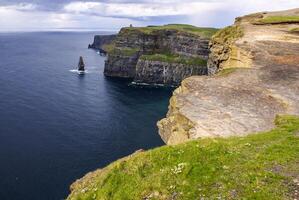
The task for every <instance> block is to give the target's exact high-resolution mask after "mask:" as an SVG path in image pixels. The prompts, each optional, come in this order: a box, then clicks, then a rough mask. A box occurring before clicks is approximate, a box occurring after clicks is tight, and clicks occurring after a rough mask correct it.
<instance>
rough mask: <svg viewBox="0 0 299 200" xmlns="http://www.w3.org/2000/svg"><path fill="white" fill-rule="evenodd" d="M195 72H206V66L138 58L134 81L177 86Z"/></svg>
mask: <svg viewBox="0 0 299 200" xmlns="http://www.w3.org/2000/svg"><path fill="white" fill-rule="evenodd" d="M195 74H196V75H205V74H207V67H206V66H196V65H186V64H180V63H168V62H161V61H149V60H142V59H139V60H138V63H137V67H136V75H135V79H134V82H136V83H137V84H138V83H147V84H161V85H170V86H177V85H179V84H180V83H181V81H182V80H183V79H185V78H188V77H190V76H192V75H195Z"/></svg>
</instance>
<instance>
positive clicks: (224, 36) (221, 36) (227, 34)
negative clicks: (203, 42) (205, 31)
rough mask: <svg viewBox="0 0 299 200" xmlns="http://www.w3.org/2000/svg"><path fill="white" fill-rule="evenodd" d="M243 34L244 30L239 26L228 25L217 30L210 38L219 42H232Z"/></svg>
mask: <svg viewBox="0 0 299 200" xmlns="http://www.w3.org/2000/svg"><path fill="white" fill-rule="evenodd" d="M243 35H244V32H243V30H242V28H241V27H240V26H228V27H226V28H224V29H221V30H220V31H218V32H217V33H216V34H215V35H214V36H213V37H212V40H213V41H215V42H218V43H220V44H224V43H232V42H234V41H235V40H237V39H238V38H241V37H242V36H243Z"/></svg>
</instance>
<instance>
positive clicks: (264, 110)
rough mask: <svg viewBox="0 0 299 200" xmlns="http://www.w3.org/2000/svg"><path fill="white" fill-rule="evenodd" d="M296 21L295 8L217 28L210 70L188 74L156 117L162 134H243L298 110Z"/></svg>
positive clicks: (173, 140)
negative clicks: (203, 74)
mask: <svg viewBox="0 0 299 200" xmlns="http://www.w3.org/2000/svg"><path fill="white" fill-rule="evenodd" d="M289 19H292V20H289ZM294 19H298V21H296V20H294ZM288 20H289V21H288ZM298 27H299V9H295V10H289V11H283V12H275V13H257V14H253V15H248V16H244V17H241V18H237V20H236V23H235V24H234V25H233V26H231V27H228V28H226V29H223V30H221V31H220V32H218V33H217V34H215V36H214V37H213V38H212V41H211V42H210V50H211V54H210V57H209V61H208V71H209V73H210V75H211V76H209V77H198V76H193V77H190V78H188V79H186V80H184V81H183V82H182V84H181V87H179V88H178V89H177V90H176V91H175V92H174V94H173V97H172V98H171V100H170V105H169V112H168V114H167V117H166V118H165V119H162V120H161V121H160V122H158V127H159V133H160V135H161V137H162V138H163V140H164V141H165V142H166V143H167V144H177V143H181V142H185V141H187V140H191V139H197V138H204V137H228V136H242V135H247V134H250V133H252V132H258V131H265V130H269V129H271V128H273V126H274V125H273V119H274V118H275V116H276V115H277V114H297V115H298V114H299V104H298V102H299V35H298V33H296V31H292V30H296V29H297V28H298ZM217 72H218V73H217ZM215 73H216V74H215Z"/></svg>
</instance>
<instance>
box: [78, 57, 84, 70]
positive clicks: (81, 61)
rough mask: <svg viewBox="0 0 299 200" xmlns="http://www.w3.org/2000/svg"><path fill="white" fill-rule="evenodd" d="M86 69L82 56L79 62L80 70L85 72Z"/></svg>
mask: <svg viewBox="0 0 299 200" xmlns="http://www.w3.org/2000/svg"><path fill="white" fill-rule="evenodd" d="M84 71H85V65H84V61H83V57H82V56H80V58H79V63H78V72H79V73H84Z"/></svg>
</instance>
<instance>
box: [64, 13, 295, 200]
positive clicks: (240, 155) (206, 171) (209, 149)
mask: <svg viewBox="0 0 299 200" xmlns="http://www.w3.org/2000/svg"><path fill="white" fill-rule="evenodd" d="M298 30H299V9H295V10H289V11H283V12H274V13H267V12H264V13H256V14H252V15H247V16H244V17H241V18H237V19H236V22H235V24H234V25H233V26H230V27H227V28H225V29H223V30H221V31H219V32H218V33H216V34H215V35H214V36H213V37H212V40H211V41H210V42H209V49H210V55H209V60H208V66H207V68H205V70H206V73H207V72H208V73H209V74H210V76H192V77H189V78H187V79H185V80H184V81H183V82H182V84H181V86H180V87H179V88H177V89H176V90H175V91H174V93H173V97H172V98H171V100H170V105H169V112H168V114H167V117H166V118H165V119H163V120H161V121H160V122H159V123H158V126H159V133H160V135H161V137H162V139H163V140H164V141H165V142H166V143H167V144H176V145H167V146H163V147H160V148H156V149H153V150H150V151H146V152H144V151H139V152H136V153H134V154H133V155H130V156H128V157H126V158H123V159H120V160H118V161H115V162H113V163H112V164H110V165H108V166H107V167H105V168H103V169H99V170H96V171H94V172H92V173H89V174H87V175H86V176H85V177H83V178H82V179H79V180H77V181H76V182H75V183H73V184H72V186H71V193H70V195H69V196H68V200H79V199H80V200H84V199H98V200H102V199H109V200H110V199H111V200H113V199H133V200H134V199H136V200H139V199H144V200H149V199H161V200H169V199H171V200H175V199H182V200H189V199H198V198H199V199H265V200H266V199H290V200H291V199H298V198H299V196H298V190H299V181H298V180H299V176H298V174H299V166H298V158H299V137H298V133H299V118H298V116H295V115H299V105H298V102H299V34H298V32H299V31H298ZM135 39H136V38H135ZM139 42H140V41H136V42H135V44H138V43H139ZM147 44H148V45H149V46H152V45H153V43H152V42H149V43H147ZM129 52H131V51H129ZM138 52H139V50H138ZM135 53H136V52H135ZM135 55H136V56H138V59H137V63H138V64H137V70H138V71H139V72H138V73H140V74H142V73H143V75H142V76H147V75H148V74H150V73H152V74H159V73H168V74H171V73H170V72H168V68H167V66H166V65H172V66H173V71H177V70H178V68H180V67H181V66H180V65H184V64H186V63H188V64H187V65H188V66H190V68H189V69H188V70H190V71H191V70H198V68H193V67H194V66H196V65H194V63H197V62H199V61H198V60H196V58H197V57H196V56H194V57H193V56H192V57H193V59H194V60H192V59H191V60H190V59H188V60H186V57H177V56H175V57H174V56H172V55H171V54H161V53H160V52H159V53H155V54H149V55H148V54H146V55H144V54H143V55H140V54H138V53H136V54H135ZM152 57H154V59H152ZM189 58H190V57H189ZM157 59H158V62H156V60H157ZM173 60H176V61H175V62H173ZM164 63H165V64H164ZM142 66H146V69H142ZM162 66H163V71H161V70H160V68H162ZM139 67H140V69H138V68H139ZM149 69H150V70H149ZM132 71H133V70H132ZM180 73H181V72H179V73H178V74H180ZM149 76H150V75H149ZM169 76H170V75H169ZM134 77H135V76H134ZM136 77H138V76H136ZM150 77H151V76H150ZM136 79H138V78H136ZM147 79H149V80H150V78H147ZM163 81H167V82H172V81H173V80H172V79H166V80H165V79H163ZM278 114H288V115H278ZM289 114H291V115H289ZM271 129H272V130H271ZM269 130H270V131H269ZM250 133H251V134H250ZM232 136H242V137H232ZM198 138H201V139H200V140H196V139H198ZM189 140H194V141H189ZM179 143H183V144H179Z"/></svg>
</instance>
